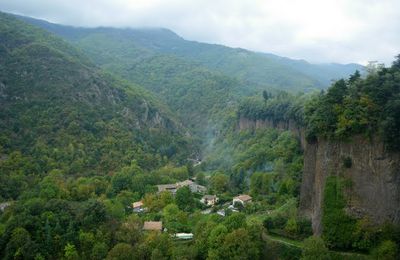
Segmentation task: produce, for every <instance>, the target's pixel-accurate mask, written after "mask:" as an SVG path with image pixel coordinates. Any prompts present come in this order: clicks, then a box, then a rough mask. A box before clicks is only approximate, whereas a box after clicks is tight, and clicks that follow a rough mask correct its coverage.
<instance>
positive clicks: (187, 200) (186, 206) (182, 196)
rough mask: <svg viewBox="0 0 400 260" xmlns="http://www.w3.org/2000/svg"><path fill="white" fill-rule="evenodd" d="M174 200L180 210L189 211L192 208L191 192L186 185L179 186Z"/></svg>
mask: <svg viewBox="0 0 400 260" xmlns="http://www.w3.org/2000/svg"><path fill="white" fill-rule="evenodd" d="M175 202H176V205H178V208H179V209H181V210H185V211H191V210H192V209H193V204H194V199H193V194H192V192H191V191H190V188H189V187H188V186H185V187H182V188H179V189H178V190H177V191H176V195H175Z"/></svg>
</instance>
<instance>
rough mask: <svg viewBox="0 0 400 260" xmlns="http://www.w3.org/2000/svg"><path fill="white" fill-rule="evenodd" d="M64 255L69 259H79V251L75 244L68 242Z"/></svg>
mask: <svg viewBox="0 0 400 260" xmlns="http://www.w3.org/2000/svg"><path fill="white" fill-rule="evenodd" d="M64 257H65V258H66V259H68V260H77V259H79V255H78V251H77V250H76V248H75V245H73V244H70V243H68V244H67V245H66V246H65V247H64Z"/></svg>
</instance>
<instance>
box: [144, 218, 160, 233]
mask: <svg viewBox="0 0 400 260" xmlns="http://www.w3.org/2000/svg"><path fill="white" fill-rule="evenodd" d="M143 230H145V231H157V232H162V222H161V221H145V222H144V224H143Z"/></svg>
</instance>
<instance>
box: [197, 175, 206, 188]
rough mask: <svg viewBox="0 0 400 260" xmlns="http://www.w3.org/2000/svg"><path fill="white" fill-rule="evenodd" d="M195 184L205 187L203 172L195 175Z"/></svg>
mask: <svg viewBox="0 0 400 260" xmlns="http://www.w3.org/2000/svg"><path fill="white" fill-rule="evenodd" d="M196 183H198V184H200V185H203V186H205V185H206V176H205V175H204V172H199V173H197V174H196Z"/></svg>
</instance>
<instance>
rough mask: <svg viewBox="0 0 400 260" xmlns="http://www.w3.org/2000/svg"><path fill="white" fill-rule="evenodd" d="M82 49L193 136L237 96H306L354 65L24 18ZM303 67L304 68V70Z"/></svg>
mask: <svg viewBox="0 0 400 260" xmlns="http://www.w3.org/2000/svg"><path fill="white" fill-rule="evenodd" d="M19 18H20V19H23V20H25V21H27V22H29V23H32V24H35V25H37V26H40V27H42V28H44V29H46V30H48V31H50V32H53V33H56V34H58V35H60V36H62V37H64V38H65V39H67V40H68V41H70V42H71V43H73V44H74V45H75V46H77V47H79V48H80V49H82V50H83V51H84V52H85V53H86V54H87V55H88V56H89V57H90V58H91V59H92V60H93V61H94V62H95V63H96V64H98V65H99V66H101V67H102V68H104V69H106V70H108V71H111V72H113V73H115V74H117V75H119V76H121V77H123V78H124V79H127V80H128V81H130V82H133V83H137V84H140V85H143V86H145V87H146V88H147V89H149V90H151V91H152V92H153V93H155V94H157V95H159V97H160V98H161V99H163V100H164V101H165V102H166V103H167V104H168V105H169V106H170V107H171V108H172V109H173V110H174V111H176V112H177V114H178V115H179V116H180V118H181V119H182V120H183V122H184V123H185V125H186V126H188V127H190V128H191V129H192V131H194V132H195V133H199V134H200V136H204V134H205V132H207V131H208V129H209V128H210V127H209V125H208V121H209V117H211V114H212V113H215V112H218V111H221V108H224V107H226V106H229V105H232V103H235V102H236V101H237V99H238V97H243V96H249V95H254V94H256V93H259V92H260V91H262V90H264V89H285V90H290V91H307V90H311V89H316V88H323V87H326V86H328V85H329V81H330V80H331V79H333V78H338V77H342V76H347V75H348V74H349V73H350V72H352V71H353V70H352V69H354V70H355V68H360V66H358V65H336V66H334V65H329V64H325V65H312V64H309V63H306V62H304V64H303V63H302V62H298V61H294V60H290V59H284V58H280V57H278V56H273V55H266V54H261V53H255V52H251V51H247V50H244V49H233V48H228V47H225V46H222V45H213V44H205V43H199V42H193V41H187V40H184V39H183V38H181V37H179V36H178V35H176V34H175V33H173V32H172V31H169V30H167V29H157V28H154V29H117V28H76V27H71V26H63V25H57V24H51V23H48V22H46V21H41V20H36V19H32V18H28V17H19ZM303 65H304V66H303Z"/></svg>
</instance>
